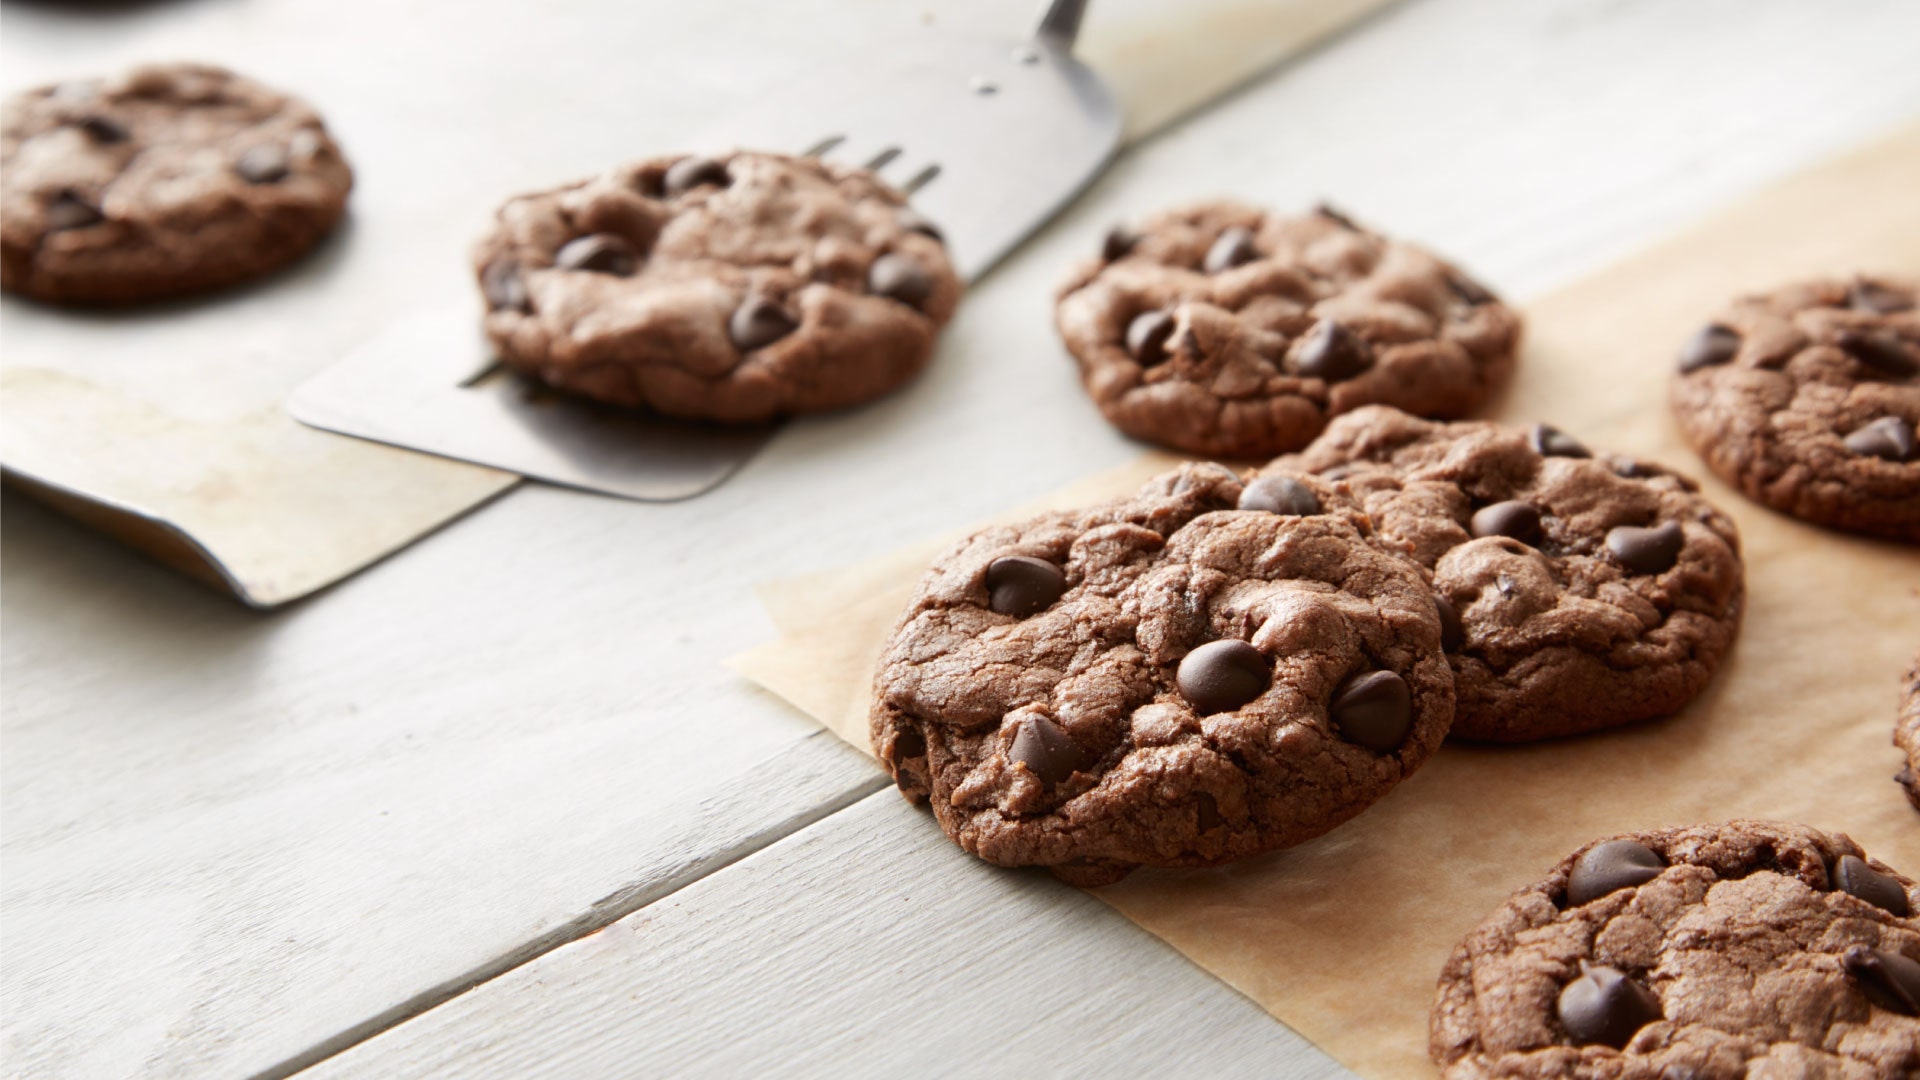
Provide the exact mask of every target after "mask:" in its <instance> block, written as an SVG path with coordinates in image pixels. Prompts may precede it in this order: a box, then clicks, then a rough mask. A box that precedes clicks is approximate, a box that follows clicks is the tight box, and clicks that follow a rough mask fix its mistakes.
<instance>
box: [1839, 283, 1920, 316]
mask: <svg viewBox="0 0 1920 1080" xmlns="http://www.w3.org/2000/svg"><path fill="white" fill-rule="evenodd" d="M1847 306H1848V307H1850V308H1853V309H1854V310H1855V311H1871V312H1873V313H1874V314H1875V315H1892V314H1893V313H1895V312H1898V311H1909V310H1911V309H1912V308H1913V297H1911V296H1908V295H1906V294H1905V293H1902V292H1897V291H1895V290H1893V289H1889V288H1887V287H1886V286H1885V285H1882V284H1880V283H1879V282H1876V281H1866V280H1864V279H1863V280H1860V281H1856V282H1854V283H1853V287H1852V288H1850V289H1848V290H1847Z"/></svg>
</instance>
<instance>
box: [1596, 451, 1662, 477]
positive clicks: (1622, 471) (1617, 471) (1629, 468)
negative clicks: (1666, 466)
mask: <svg viewBox="0 0 1920 1080" xmlns="http://www.w3.org/2000/svg"><path fill="white" fill-rule="evenodd" d="M1607 465H1608V466H1609V467H1611V468H1612V469H1613V474H1614V475H1615V476H1623V477H1625V478H1627V479H1628V480H1645V479H1646V478H1647V477H1649V476H1658V475H1660V470H1658V469H1655V468H1654V467H1652V466H1651V465H1648V464H1646V463H1644V462H1640V461H1635V460H1634V459H1633V458H1630V457H1627V456H1626V455H1624V454H1611V455H1608V457H1607Z"/></svg>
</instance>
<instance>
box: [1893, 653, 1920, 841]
mask: <svg viewBox="0 0 1920 1080" xmlns="http://www.w3.org/2000/svg"><path fill="white" fill-rule="evenodd" d="M1893 745H1895V746H1897V747H1899V748H1900V749H1902V750H1904V751H1906V754H1907V767H1906V768H1904V769H1901V770H1900V774H1899V775H1898V776H1895V777H1894V779H1895V780H1898V781H1899V782H1900V786H1901V787H1903V788H1906V789H1907V799H1908V801H1910V802H1912V803H1913V808H1914V809H1915V810H1920V655H1916V656H1915V657H1914V658H1913V666H1912V667H1910V668H1908V669H1907V674H1906V676H1905V677H1904V678H1902V679H1901V680H1900V721H1899V723H1897V724H1895V725H1894V728H1893Z"/></svg>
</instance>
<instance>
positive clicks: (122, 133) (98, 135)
mask: <svg viewBox="0 0 1920 1080" xmlns="http://www.w3.org/2000/svg"><path fill="white" fill-rule="evenodd" d="M74 126H75V127H77V128H79V129H80V130H81V131H84V132H86V133H87V138H89V139H92V140H93V141H94V142H97V143H100V144H102V145H106V144H110V143H123V142H126V141H127V140H128V139H131V138H133V134H132V133H131V132H129V131H128V130H127V129H126V128H125V127H123V126H121V125H120V123H119V122H118V121H114V120H109V119H107V118H106V117H104V116H87V117H82V118H81V119H80V121H79V122H78V123H76V124H75V125H74Z"/></svg>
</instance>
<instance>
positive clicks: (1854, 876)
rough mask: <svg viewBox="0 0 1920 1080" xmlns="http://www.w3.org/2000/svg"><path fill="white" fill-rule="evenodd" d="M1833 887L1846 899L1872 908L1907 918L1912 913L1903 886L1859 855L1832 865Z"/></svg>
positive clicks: (1841, 857)
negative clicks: (1851, 897) (1855, 900)
mask: <svg viewBox="0 0 1920 1080" xmlns="http://www.w3.org/2000/svg"><path fill="white" fill-rule="evenodd" d="M1833 884H1834V887H1836V888H1838V889H1839V890H1840V891H1841V892H1843V893H1846V894H1847V895H1848V896H1855V897H1859V898H1860V899H1862V900H1865V901H1866V902H1867V903H1869V904H1872V905H1873V906H1874V907H1877V908H1879V909H1880V910H1882V911H1885V912H1887V913H1889V914H1892V915H1898V916H1900V917H1901V918H1903V919H1904V918H1906V917H1907V913H1908V912H1910V911H1912V910H1913V905H1912V903H1911V902H1910V901H1909V900H1908V898H1907V889H1906V886H1904V885H1902V884H1900V882H1898V881H1896V880H1894V879H1893V878H1892V877H1890V876H1889V875H1886V874H1882V873H1880V872H1879V871H1878V870H1875V869H1874V868H1873V867H1871V866H1868V865H1867V860H1865V859H1863V858H1861V857H1859V856H1858V855H1842V856H1840V860H1839V861H1838V862H1836V863H1834V864H1833Z"/></svg>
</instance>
